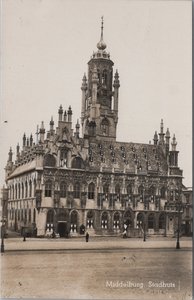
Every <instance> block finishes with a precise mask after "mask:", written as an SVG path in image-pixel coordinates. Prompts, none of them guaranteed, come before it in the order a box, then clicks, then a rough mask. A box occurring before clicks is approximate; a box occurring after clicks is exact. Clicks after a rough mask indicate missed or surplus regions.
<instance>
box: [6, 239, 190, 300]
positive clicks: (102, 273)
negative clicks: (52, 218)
mask: <svg viewBox="0 0 194 300" xmlns="http://www.w3.org/2000/svg"><path fill="white" fill-rule="evenodd" d="M175 245H176V239H172V238H167V239H151V238H150V239H148V240H147V241H146V242H143V241H142V240H139V239H120V238H111V237H107V238H104V237H103V238H96V237H95V238H91V239H90V241H89V243H86V242H85V240H84V238H77V239H76V238H72V239H68V240H65V239H50V240H49V239H30V238H27V240H26V242H23V239H22V238H21V237H20V238H8V239H5V253H2V254H1V273H2V274H1V275H2V276H1V297H2V298H3V297H5V298H44V299H59V298H60V299H128V300H131V299H134V300H144V299H145V300H152V299H154V300H155V299H157V300H158V299H159V300H164V299H165V300H166V299H169V300H191V299H192V298H191V286H192V251H191V246H192V241H191V239H188V238H182V239H181V241H180V245H181V249H179V250H177V249H175Z"/></svg>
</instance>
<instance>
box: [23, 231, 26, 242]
mask: <svg viewBox="0 0 194 300" xmlns="http://www.w3.org/2000/svg"><path fill="white" fill-rule="evenodd" d="M25 241H26V234H25V233H24V238H23V242H25Z"/></svg>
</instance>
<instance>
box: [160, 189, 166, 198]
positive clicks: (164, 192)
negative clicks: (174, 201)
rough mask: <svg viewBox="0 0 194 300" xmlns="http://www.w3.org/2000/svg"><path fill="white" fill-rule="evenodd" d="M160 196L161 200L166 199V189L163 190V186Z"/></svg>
mask: <svg viewBox="0 0 194 300" xmlns="http://www.w3.org/2000/svg"><path fill="white" fill-rule="evenodd" d="M160 194H161V198H162V199H165V198H166V189H165V187H164V186H163V187H162V188H161V190H160Z"/></svg>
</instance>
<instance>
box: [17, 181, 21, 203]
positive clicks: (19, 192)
mask: <svg viewBox="0 0 194 300" xmlns="http://www.w3.org/2000/svg"><path fill="white" fill-rule="evenodd" d="M20 197H21V195H20V183H19V184H18V199H20Z"/></svg>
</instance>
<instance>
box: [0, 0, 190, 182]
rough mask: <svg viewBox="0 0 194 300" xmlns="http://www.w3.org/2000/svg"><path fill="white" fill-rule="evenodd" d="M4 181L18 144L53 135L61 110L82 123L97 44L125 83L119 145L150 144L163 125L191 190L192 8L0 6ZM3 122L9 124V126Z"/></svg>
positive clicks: (43, 2)
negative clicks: (42, 133) (41, 133)
mask: <svg viewBox="0 0 194 300" xmlns="http://www.w3.org/2000/svg"><path fill="white" fill-rule="evenodd" d="M1 2H2V12H1V14H2V18H1V22H2V24H1V25H2V26H1V31H2V35H1V39H2V41H1V44H2V47H1V48H2V58H1V66H2V68H1V69H2V76H1V78H2V79H1V99H2V101H1V109H0V112H1V115H0V121H1V125H0V126H1V127H0V139H1V155H0V178H1V182H0V183H1V185H2V184H3V178H4V167H5V164H6V161H7V158H8V151H9V147H10V146H12V148H13V152H14V158H15V152H16V150H15V149H16V145H17V143H18V142H19V143H20V145H21V144H22V136H23V133H24V132H25V133H26V135H27V136H29V135H30V134H31V133H32V134H33V135H34V139H35V131H36V126H37V124H40V123H41V121H42V120H43V121H44V123H45V127H46V129H47V130H48V129H49V125H48V124H49V121H50V118H51V116H53V118H54V121H55V125H57V120H58V112H57V111H58V107H59V105H60V104H62V105H63V107H64V108H67V107H68V106H69V105H71V106H72V110H73V121H74V124H75V123H76V121H77V119H79V118H80V115H81V89H80V87H81V82H82V77H83V74H84V72H86V73H87V62H88V61H89V59H90V56H91V55H92V53H93V51H95V50H96V49H97V48H96V44H97V42H98V41H99V39H100V26H101V24H100V22H101V16H102V15H103V16H104V41H105V42H106V44H107V51H109V52H110V56H111V59H112V60H113V62H114V70H116V69H118V72H119V76H120V84H121V87H120V91H119V123H118V127H117V140H118V141H125V142H142V143H148V142H149V140H151V141H152V142H153V135H154V132H155V130H157V131H158V130H159V127H160V120H161V118H163V120H164V128H165V130H166V128H167V127H169V130H170V133H171V136H172V135H173V133H175V134H176V138H177V142H178V145H177V149H178V150H179V151H180V153H179V166H180V168H181V169H183V171H184V173H183V174H184V177H185V178H184V181H183V182H184V184H185V185H186V186H191V185H192V177H191V176H192V160H191V150H192V149H191V148H192V131H191V127H192V126H191V124H192V123H191V122H192V119H191V117H192V116H191V114H192V112H191V111H192V109H191V108H192V77H191V72H192V69H191V54H192V52H191V43H192V35H191V34H192V28H191V24H192V1H179V0H177V1H176V0H175V1H137V0H136V1H126V0H119V1H116V0H115V1H114V0H98V1H97V0H96V1H91V0H77V1H76V0H74V1H73V0H71V1H67V0H55V1H53V0H1ZM4 121H7V123H5V122H4Z"/></svg>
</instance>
